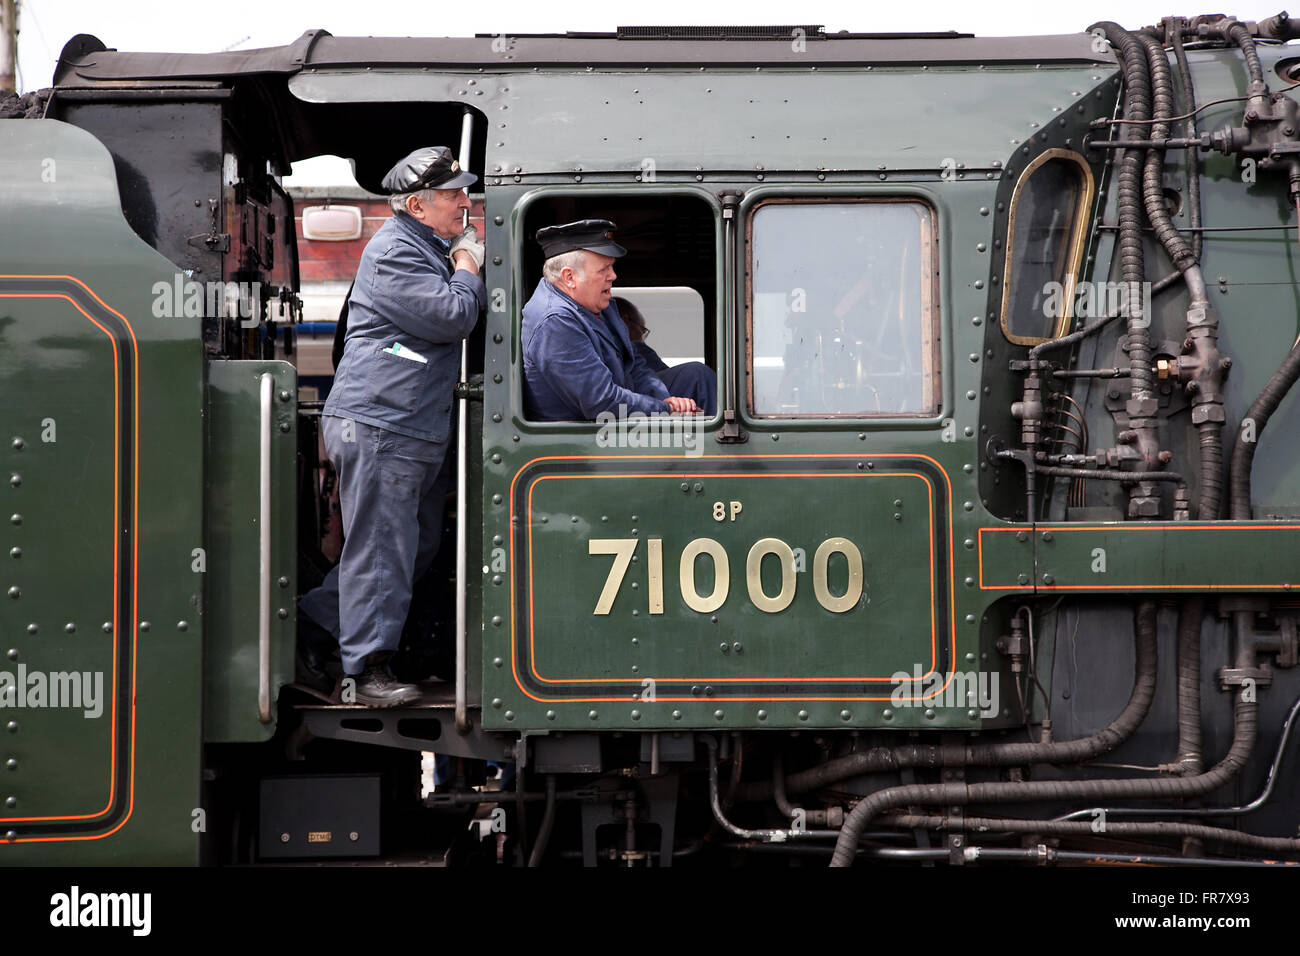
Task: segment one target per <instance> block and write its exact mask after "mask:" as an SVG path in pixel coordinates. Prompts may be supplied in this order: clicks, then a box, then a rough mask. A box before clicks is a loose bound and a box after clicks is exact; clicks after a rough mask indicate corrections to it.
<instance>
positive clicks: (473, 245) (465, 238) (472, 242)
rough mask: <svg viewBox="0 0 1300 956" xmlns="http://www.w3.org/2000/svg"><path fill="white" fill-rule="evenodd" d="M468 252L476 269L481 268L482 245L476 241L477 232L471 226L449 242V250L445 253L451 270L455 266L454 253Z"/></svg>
mask: <svg viewBox="0 0 1300 956" xmlns="http://www.w3.org/2000/svg"><path fill="white" fill-rule="evenodd" d="M458 252H468V253H469V254H470V256H472V257H473V259H474V265H475V267H476V268H478V269H482V268H483V254H484V249H483V243H481V242H479V241H478V230H477V229H475V228H474V227H473V226H469V227H468V228H466V230H465V231H464V232H462V233H461V234H460V235H459V236H457V237H456V238H455V239H453V240H452V241H451V249H450V250H449V251H448V252H447V258H449V259H451V263H452V268H455V266H456V253H458Z"/></svg>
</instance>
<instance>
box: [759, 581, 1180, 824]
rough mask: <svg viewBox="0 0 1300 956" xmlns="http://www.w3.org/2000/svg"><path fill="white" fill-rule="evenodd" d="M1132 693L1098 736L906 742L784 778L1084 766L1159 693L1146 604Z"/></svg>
mask: <svg viewBox="0 0 1300 956" xmlns="http://www.w3.org/2000/svg"><path fill="white" fill-rule="evenodd" d="M1136 628H1137V635H1136V637H1137V640H1136V651H1135V655H1134V678H1133V690H1132V692H1131V693H1130V694H1129V700H1128V703H1127V704H1126V705H1125V707H1124V709H1123V710H1122V711H1121V712H1120V714H1119V716H1117V717H1116V718H1115V720H1114V721H1112V722H1111V723H1110V725H1109V726H1107V727H1105V728H1103V729H1102V730H1100V731H1098V732H1097V733H1095V734H1091V735H1090V736H1087V737H1081V738H1079V739H1077V740H1056V741H1051V742H1048V743H968V744H908V745H902V746H895V747H873V748H872V749H870V750H864V751H861V752H859V753H853V754H848V755H847V756H844V757H838V758H836V759H834V760H829V761H827V762H826V763H823V764H819V765H818V766H816V767H813V768H811V769H809V770H804V771H802V772H800V773H795V774H791V775H790V776H789V777H787V778H786V781H785V789H786V792H787V793H790V794H798V793H807V792H809V791H811V790H817V789H819V788H821V787H825V786H828V785H830V784H833V783H837V782H839V781H841V780H847V779H848V778H850V777H856V776H858V775H859V774H864V773H880V772H886V771H894V770H902V769H904V768H908V767H930V768H938V767H959V766H969V767H1013V766H1019V765H1022V764H1027V763H1054V764H1055V763H1061V764H1064V763H1080V762H1082V761H1084V760H1091V759H1093V758H1094V757H1098V756H1100V755H1102V754H1105V753H1108V752H1110V751H1111V750H1114V749H1115V748H1116V747H1117V746H1119V745H1120V744H1121V743H1123V742H1124V741H1125V740H1127V739H1128V738H1129V737H1131V736H1132V735H1133V732H1134V731H1135V730H1137V728H1138V726H1139V725H1140V724H1141V723H1142V721H1143V720H1145V719H1146V715H1147V712H1148V711H1149V710H1150V709H1151V701H1152V698H1154V696H1155V691H1156V670H1157V667H1156V664H1157V661H1156V605H1155V602H1152V601H1144V602H1142V604H1140V605H1139V606H1138V609H1137V615H1136ZM735 792H736V797H737V799H739V800H767V799H771V798H772V796H773V790H772V783H771V781H756V782H754V783H746V784H742V785H740V786H739V787H738V788H737V789H736V791H735Z"/></svg>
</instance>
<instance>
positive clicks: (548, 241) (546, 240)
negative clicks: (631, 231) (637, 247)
mask: <svg viewBox="0 0 1300 956" xmlns="http://www.w3.org/2000/svg"><path fill="white" fill-rule="evenodd" d="M617 228H618V227H617V226H615V225H614V224H613V223H612V222H610V221H609V220H608V219H581V220H579V221H578V222H566V223H565V224H564V225H562V226H547V227H546V228H544V229H538V230H537V241H538V242H540V243H541V244H542V254H543V255H544V256H545V257H546V258H547V259H552V258H554V257H555V256H560V255H563V254H564V253H566V252H573V251H574V250H576V249H586V250H587V251H588V252H596V253H599V254H600V255H602V256H612V257H613V258H615V259H619V258H622V257H623V256H625V255H627V250H626V249H624V248H623V247H622V246H620V245H619V244H618V243H617V242H615V241H614V230H615V229H617Z"/></svg>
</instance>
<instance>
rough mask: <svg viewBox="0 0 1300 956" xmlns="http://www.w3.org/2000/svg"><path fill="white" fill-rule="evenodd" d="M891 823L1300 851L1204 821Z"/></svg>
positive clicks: (1292, 842) (908, 817)
mask: <svg viewBox="0 0 1300 956" xmlns="http://www.w3.org/2000/svg"><path fill="white" fill-rule="evenodd" d="M880 822H881V823H882V824H885V823H888V824H892V825H893V826H897V827H900V828H902V829H905V830H949V831H965V832H967V833H973V832H977V831H980V830H995V831H1010V832H1012V833H1041V834H1044V835H1048V836H1098V835H1100V836H1104V837H1139V836H1151V837H1193V838H1195V839H1198V840H1210V841H1213V842H1216V843H1232V844H1236V845H1238V846H1245V847H1250V848H1251V849H1255V850H1269V851H1275V852H1281V853H1296V852H1300V839H1298V838H1293V837H1267V836H1257V835H1256V834H1254V833H1243V832H1242V831H1240V830H1227V829H1224V828H1223V827H1210V826H1205V825H1204V824H1200V823H1174V822H1167V821H1160V822H1158V823H1157V822H1150V823H1135V822H1131V821H1126V822H1111V821H1110V820H1107V821H1106V822H1105V824H1104V827H1105V829H1103V830H1098V829H1096V828H1095V826H1096V825H1095V824H1094V823H1093V822H1092V821H1087V820H1070V821H1065V820H1025V819H1021V818H1018V817H965V816H963V817H955V818H953V817H948V816H947V815H940V814H918V813H901V814H897V815H888V816H883V817H881V819H880Z"/></svg>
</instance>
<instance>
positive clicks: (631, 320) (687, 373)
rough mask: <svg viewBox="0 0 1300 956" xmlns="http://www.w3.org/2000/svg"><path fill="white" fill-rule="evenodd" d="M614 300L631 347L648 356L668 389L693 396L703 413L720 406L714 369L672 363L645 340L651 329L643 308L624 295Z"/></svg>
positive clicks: (693, 363) (675, 393)
mask: <svg viewBox="0 0 1300 956" xmlns="http://www.w3.org/2000/svg"><path fill="white" fill-rule="evenodd" d="M612 301H613V303H614V305H615V307H616V308H617V309H618V314H619V315H620V316H622V318H623V324H624V325H626V326H627V334H628V336H629V337H630V338H631V339H632V348H633V349H634V350H635V351H636V353H637V354H638V355H640V356H641V357H642V358H643V359H645V362H646V364H647V365H648V366H650V371H652V372H654V373H655V375H657V376H659V381H661V382H663V383H664V386H665V387H666V388H667V389H668V391H670V392H672V393H673V394H674V395H685V396H686V397H687V398H692V399H694V400H695V404H697V405H699V406H700V408H702V409H704V414H706V415H712V414H713V413H714V412H715V411H716V410H717V408H718V377H717V375H715V374H714V372H713V369H711V368H709V367H708V366H707V365H705V364H704V363H703V362H683V363H682V364H681V365H673V366H669V365H668V363H667V362H665V361H664V360H663V359H661V358H660V357H659V353H658V352H656V351H655V350H654V349H652V348H651V347H650V344H649V343H648V342H646V340H645V339H646V336H647V335H649V334H650V330H649V329H648V328H646V324H645V316H643V315H642V314H641V310H640V309H638V308H637V307H636V306H635V305H634V304H633V303H632V302H631V301H629V300H628V299H624V298H622V297H621V296H615V297H614V298H613V300H612Z"/></svg>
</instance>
